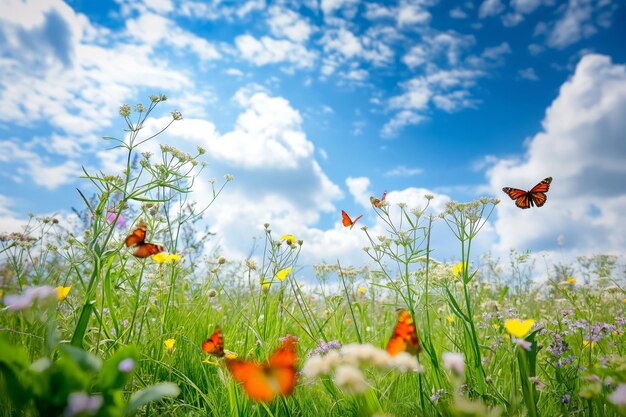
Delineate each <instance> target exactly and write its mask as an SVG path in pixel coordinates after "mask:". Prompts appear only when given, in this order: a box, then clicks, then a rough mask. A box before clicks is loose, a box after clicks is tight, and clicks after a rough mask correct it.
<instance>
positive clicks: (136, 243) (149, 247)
mask: <svg viewBox="0 0 626 417" xmlns="http://www.w3.org/2000/svg"><path fill="white" fill-rule="evenodd" d="M145 239H146V224H145V223H139V225H138V226H137V228H136V229H135V230H134V231H133V233H131V234H130V235H128V237H127V238H126V247H131V246H132V247H135V248H136V249H135V251H134V252H133V255H135V256H136V257H137V258H147V257H148V256H150V255H156V254H157V253H159V252H163V251H164V250H165V248H164V247H163V246H161V245H155V244H153V243H146V242H145Z"/></svg>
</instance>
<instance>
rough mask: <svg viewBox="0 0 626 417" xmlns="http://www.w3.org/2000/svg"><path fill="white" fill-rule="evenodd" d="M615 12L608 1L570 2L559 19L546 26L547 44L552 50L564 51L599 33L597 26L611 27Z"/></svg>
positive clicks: (584, 0) (585, 0)
mask: <svg viewBox="0 0 626 417" xmlns="http://www.w3.org/2000/svg"><path fill="white" fill-rule="evenodd" d="M615 10H617V7H616V6H615V5H612V4H611V2H607V1H600V2H594V1H592V0H569V1H568V4H567V7H565V8H564V11H563V13H562V15H561V16H560V17H559V19H558V20H557V21H556V22H554V23H552V24H550V25H546V26H545V28H546V31H547V32H548V34H547V38H546V43H547V45H548V46H549V47H551V48H558V49H563V48H565V47H567V46H569V45H572V44H574V43H576V42H578V41H579V40H581V39H585V38H588V37H590V36H592V35H594V34H595V33H597V31H598V29H597V27H596V25H599V26H602V27H608V26H610V25H611V19H612V16H613V13H614V12H615ZM550 29H551V30H550Z"/></svg>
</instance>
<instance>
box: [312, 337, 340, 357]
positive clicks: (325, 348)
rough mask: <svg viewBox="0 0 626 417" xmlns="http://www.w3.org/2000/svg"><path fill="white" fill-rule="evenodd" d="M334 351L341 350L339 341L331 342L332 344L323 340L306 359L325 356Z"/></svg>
mask: <svg viewBox="0 0 626 417" xmlns="http://www.w3.org/2000/svg"><path fill="white" fill-rule="evenodd" d="M333 349H341V343H340V342H339V341H338V340H331V341H330V342H328V343H326V342H324V341H323V340H322V339H320V341H319V342H318V343H317V346H316V347H315V349H313V350H312V351H310V352H309V353H308V355H306V357H307V358H310V357H311V356H314V355H325V354H326V353H328V352H329V351H331V350H333Z"/></svg>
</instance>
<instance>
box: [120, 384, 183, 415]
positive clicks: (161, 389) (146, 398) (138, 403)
mask: <svg viewBox="0 0 626 417" xmlns="http://www.w3.org/2000/svg"><path fill="white" fill-rule="evenodd" d="M179 393H180V388H178V385H176V384H174V383H173V382H161V383H158V384H155V385H151V386H149V387H147V388H144V389H142V390H141V391H137V392H136V393H134V394H133V395H132V396H131V397H130V400H129V401H128V405H127V406H126V408H125V409H124V414H125V415H129V414H134V413H136V412H137V411H138V410H139V409H140V408H141V407H143V406H144V405H146V404H148V403H149V402H152V401H159V400H162V399H163V398H167V397H176V396H178V394H179Z"/></svg>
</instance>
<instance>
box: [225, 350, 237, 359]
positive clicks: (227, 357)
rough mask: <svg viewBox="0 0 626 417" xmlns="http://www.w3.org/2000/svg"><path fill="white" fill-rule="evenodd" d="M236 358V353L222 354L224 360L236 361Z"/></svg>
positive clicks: (227, 352)
mask: <svg viewBox="0 0 626 417" xmlns="http://www.w3.org/2000/svg"><path fill="white" fill-rule="evenodd" d="M238 356H239V355H237V352H231V351H230V350H227V351H225V352H224V357H225V358H226V359H237V357H238Z"/></svg>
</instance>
